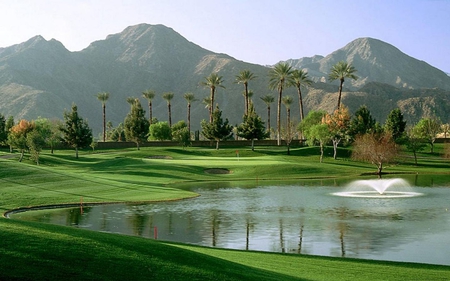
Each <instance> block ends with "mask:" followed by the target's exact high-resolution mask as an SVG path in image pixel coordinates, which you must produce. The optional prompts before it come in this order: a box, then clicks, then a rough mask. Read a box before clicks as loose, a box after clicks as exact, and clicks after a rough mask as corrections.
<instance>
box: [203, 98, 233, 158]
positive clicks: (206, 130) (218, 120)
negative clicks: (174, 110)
mask: <svg viewBox="0 0 450 281" xmlns="http://www.w3.org/2000/svg"><path fill="white" fill-rule="evenodd" d="M200 125H201V127H202V134H203V136H204V137H205V138H207V139H209V140H212V141H215V142H216V149H219V142H220V141H221V140H225V139H227V138H229V137H230V136H231V134H232V132H233V126H231V125H229V124H228V119H225V121H223V119H222V111H221V110H220V109H219V107H218V106H216V109H215V110H214V112H213V113H212V120H211V122H210V123H208V122H206V121H205V120H202V122H201V123H200Z"/></svg>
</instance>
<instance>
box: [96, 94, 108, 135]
mask: <svg viewBox="0 0 450 281" xmlns="http://www.w3.org/2000/svg"><path fill="white" fill-rule="evenodd" d="M97 99H98V100H99V101H100V102H101V103H102V114H103V142H105V141H106V102H107V101H108V99H109V93H108V92H100V93H98V94H97Z"/></svg>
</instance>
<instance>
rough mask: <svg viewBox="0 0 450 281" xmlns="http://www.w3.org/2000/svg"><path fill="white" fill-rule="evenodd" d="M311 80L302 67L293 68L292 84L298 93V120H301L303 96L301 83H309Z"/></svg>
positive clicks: (302, 115)
mask: <svg viewBox="0 0 450 281" xmlns="http://www.w3.org/2000/svg"><path fill="white" fill-rule="evenodd" d="M311 83H312V81H311V80H310V79H309V78H308V73H307V72H306V71H304V70H303V69H295V70H294V71H292V86H295V87H296V88H297V93H298V107H299V108H300V122H301V121H302V120H303V118H304V117H305V116H304V113H303V98H302V90H301V86H302V85H311Z"/></svg>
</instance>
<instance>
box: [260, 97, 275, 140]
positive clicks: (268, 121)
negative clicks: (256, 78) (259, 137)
mask: <svg viewBox="0 0 450 281" xmlns="http://www.w3.org/2000/svg"><path fill="white" fill-rule="evenodd" d="M261 99H262V100H263V102H264V103H265V104H266V105H267V132H269V133H270V104H271V103H273V102H274V101H275V97H274V96H273V95H271V94H267V95H265V96H263V97H261Z"/></svg>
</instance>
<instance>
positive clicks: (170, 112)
mask: <svg viewBox="0 0 450 281" xmlns="http://www.w3.org/2000/svg"><path fill="white" fill-rule="evenodd" d="M167 107H168V109H169V127H170V128H172V108H171V105H170V102H169V103H168V104H167Z"/></svg>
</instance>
